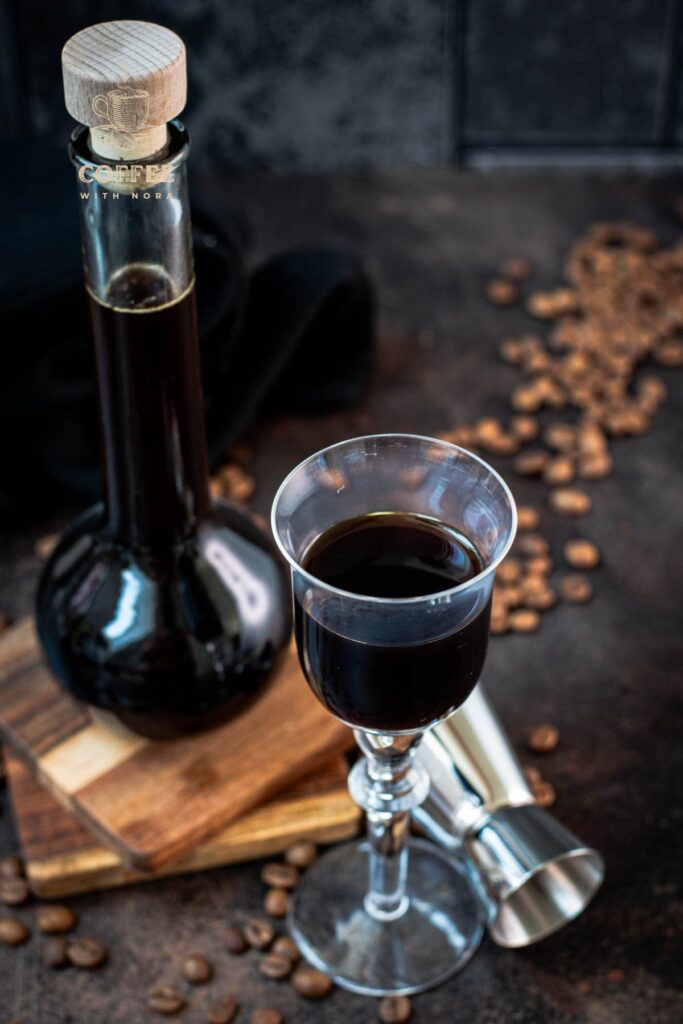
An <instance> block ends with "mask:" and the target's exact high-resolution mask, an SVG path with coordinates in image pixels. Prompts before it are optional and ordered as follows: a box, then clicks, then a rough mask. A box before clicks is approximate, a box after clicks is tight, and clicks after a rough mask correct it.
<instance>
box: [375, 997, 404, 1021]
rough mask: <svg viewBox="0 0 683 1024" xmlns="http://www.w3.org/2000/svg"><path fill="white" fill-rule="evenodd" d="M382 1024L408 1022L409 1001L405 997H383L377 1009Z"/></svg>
mask: <svg viewBox="0 0 683 1024" xmlns="http://www.w3.org/2000/svg"><path fill="white" fill-rule="evenodd" d="M378 1016H379V1019H380V1020H381V1021H382V1024H405V1021H407V1020H410V1000H409V999H408V997H407V996H385V997H384V999H382V1000H381V1001H380V1004H379V1009H378Z"/></svg>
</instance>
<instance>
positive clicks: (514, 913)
mask: <svg viewBox="0 0 683 1024" xmlns="http://www.w3.org/2000/svg"><path fill="white" fill-rule="evenodd" d="M416 756H417V758H418V759H419V760H420V761H421V762H422V763H423V765H424V766H425V767H426V768H427V770H428V772H429V774H430V777H431V787H430V791H429V795H428V796H427V799H426V800H425V801H424V803H423V804H422V805H421V806H420V807H418V808H417V809H415V810H414V811H413V812H412V813H413V818H414V820H415V821H416V822H417V823H418V824H419V825H420V826H421V828H422V829H423V830H424V831H425V832H426V833H427V834H428V835H429V836H430V837H431V838H432V839H434V840H435V841H436V842H437V843H439V845H441V846H442V847H444V848H445V849H447V850H449V851H451V852H452V853H453V854H458V855H460V856H461V857H462V859H463V860H464V861H465V862H469V863H470V865H471V867H472V870H471V875H472V877H473V881H474V882H475V884H476V886H477V889H478V891H479V893H480V896H481V898H482V901H483V902H484V903H485V905H486V908H487V913H488V918H489V925H488V926H489V931H490V933H491V937H492V938H493V940H494V941H495V942H497V943H498V944H499V945H501V946H507V947H520V946H529V945H531V944H532V943H533V942H538V941H539V939H543V938H545V937H546V936H547V935H551V934H552V933H553V932H555V931H557V930H558V928H561V927H562V926H563V925H565V924H566V923H567V922H568V921H571V920H573V918H575V917H577V916H578V915H579V914H580V913H581V912H582V910H584V909H585V907H586V906H587V905H588V903H589V902H590V900H591V898H592V897H593V895H594V893H595V892H596V891H597V889H598V888H599V886H600V884H601V882H602V880H603V877H604V870H605V869H604V863H603V860H602V857H601V856H600V854H599V853H598V852H597V851H596V850H592V849H590V847H587V846H585V845H584V844H583V843H582V842H581V841H580V840H579V839H577V837H576V836H575V835H573V834H572V833H571V832H569V831H568V830H567V829H566V828H564V826H563V825H561V824H560V823H559V821H557V820H556V819H555V818H554V817H553V816H552V815H550V814H548V813H547V812H546V811H544V810H542V809H541V808H540V807H538V806H537V805H536V804H535V802H534V797H533V794H532V792H531V790H530V789H529V786H528V784H527V781H526V779H525V777H524V774H523V772H522V769H521V767H520V764H519V762H518V760H517V758H516V757H515V755H514V753H513V752H512V749H511V747H510V744H509V742H508V739H507V737H506V735H505V733H504V731H503V728H502V726H501V724H500V722H499V721H498V719H497V717H496V715H495V714H494V712H493V710H492V708H491V706H490V704H489V703H488V701H487V699H486V697H485V695H484V693H483V691H482V689H481V686H477V687H476V689H475V690H474V691H473V693H472V694H471V696H470V697H469V698H468V700H467V701H466V702H465V704H463V706H462V707H461V708H460V709H459V710H458V711H456V712H455V713H454V714H452V715H451V716H450V718H448V719H446V720H445V721H444V722H441V723H440V724H439V725H437V726H436V727H435V728H434V729H432V730H431V731H430V732H428V733H427V734H426V736H425V737H424V739H423V741H422V744H421V746H420V747H419V748H418V751H417V755H416Z"/></svg>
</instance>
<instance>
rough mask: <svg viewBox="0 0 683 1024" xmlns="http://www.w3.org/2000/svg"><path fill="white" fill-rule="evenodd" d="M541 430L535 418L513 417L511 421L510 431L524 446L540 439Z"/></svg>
mask: <svg viewBox="0 0 683 1024" xmlns="http://www.w3.org/2000/svg"><path fill="white" fill-rule="evenodd" d="M539 429H540V428H539V426H538V420H537V419H536V418H535V416H513V417H512V419H511V420H510V430H511V431H512V433H513V434H514V435H515V437H518V438H519V440H520V441H522V442H524V444H527V443H528V442H529V441H533V440H534V439H535V438H536V437H538V432H539Z"/></svg>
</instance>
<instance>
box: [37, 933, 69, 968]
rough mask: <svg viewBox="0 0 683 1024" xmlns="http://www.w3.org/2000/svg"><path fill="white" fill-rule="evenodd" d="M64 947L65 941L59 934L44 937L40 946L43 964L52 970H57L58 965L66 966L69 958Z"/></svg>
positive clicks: (65, 945)
mask: <svg viewBox="0 0 683 1024" xmlns="http://www.w3.org/2000/svg"><path fill="white" fill-rule="evenodd" d="M66 947H67V941H66V939H64V938H62V936H61V935H55V936H53V937H52V938H50V939H46V940H45V942H44V943H43V947H42V953H43V961H44V962H45V964H46V965H47V966H48V967H51V968H52V969H53V970H59V968H60V967H66V966H67V965H68V963H69V958H68V956H67V955H66Z"/></svg>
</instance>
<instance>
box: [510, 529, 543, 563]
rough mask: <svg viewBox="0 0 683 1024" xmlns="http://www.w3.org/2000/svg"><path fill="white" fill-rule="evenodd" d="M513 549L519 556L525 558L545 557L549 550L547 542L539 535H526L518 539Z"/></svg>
mask: <svg viewBox="0 0 683 1024" xmlns="http://www.w3.org/2000/svg"><path fill="white" fill-rule="evenodd" d="M515 547H516V549H517V550H518V551H520V552H521V554H523V555H526V556H527V558H536V557H537V556H539V555H546V554H547V553H548V551H549V550H550V545H549V544H548V541H547V540H546V539H545V537H542V536H541V534H540V533H528V534H526V535H524V536H521V537H518V538H517V540H516V541H515Z"/></svg>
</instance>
